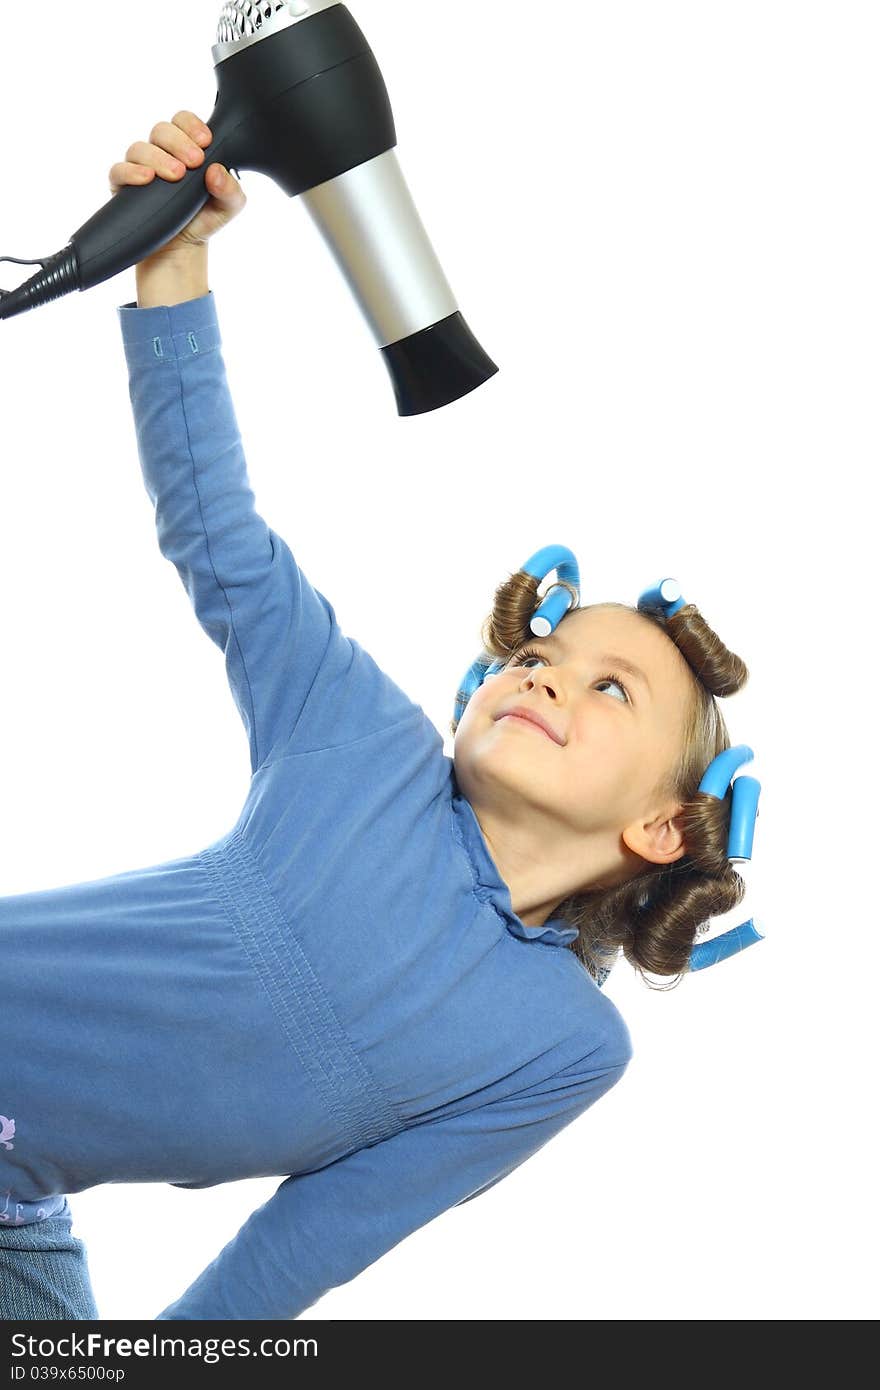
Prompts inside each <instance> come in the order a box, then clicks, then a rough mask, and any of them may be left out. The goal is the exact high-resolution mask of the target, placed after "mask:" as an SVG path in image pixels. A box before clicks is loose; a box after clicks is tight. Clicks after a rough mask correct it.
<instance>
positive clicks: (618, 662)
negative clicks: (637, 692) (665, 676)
mask: <svg viewBox="0 0 880 1390" xmlns="http://www.w3.org/2000/svg"><path fill="white" fill-rule="evenodd" d="M536 640H537V641H539V642H544V643H547V644H549V643H555V645H556V646H557V647H561V648H562V649H563V651H564V650H565V643H564V642H563V641H562V639H561V638H559V637H557V636H556V635H555V633H550V634H548V636H547V637H539V638H537V639H536ZM596 659H597V661H600V662H601V663H602V664H603V665H604V664H605V663H606V662H607V664H608V665H609V666H619V667H620V669H621V671H626V672H627V674H628V675H630V676H634V677H635V679H636V680H639V681H641V682H642V684H643V685H644V687H645V689H646V690H647V692H648V694H649V695H652V696H653V693H654V692H653V691H652V689H651V682H650V681H649V680H648V677H647V676H646V675H645V673H644V671H643V670H642V668H641V667H640V666H635V665H634V664H633V663H632V662H631V661H628V660H627V658H626V657H625V656H618V655H617V654H616V653H615V652H603V653H602V654H601V656H599V657H597V658H596Z"/></svg>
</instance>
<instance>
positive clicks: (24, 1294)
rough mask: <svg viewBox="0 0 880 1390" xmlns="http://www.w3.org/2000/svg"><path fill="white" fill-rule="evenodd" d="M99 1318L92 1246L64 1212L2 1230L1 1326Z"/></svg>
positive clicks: (66, 1210)
mask: <svg viewBox="0 0 880 1390" xmlns="http://www.w3.org/2000/svg"><path fill="white" fill-rule="evenodd" d="M97 1317H98V1309H97V1305H96V1303H95V1296H94V1293H93V1291H92V1282H91V1278H90V1276H89V1268H88V1259H87V1252H86V1246H85V1243H84V1241H82V1240H81V1239H80V1238H79V1237H78V1236H75V1235H74V1234H73V1231H72V1215H71V1211H70V1204H69V1203H68V1201H67V1199H66V1198H65V1200H64V1205H63V1206H62V1208H61V1210H60V1211H59V1212H57V1213H56V1214H55V1215H54V1216H49V1217H46V1218H45V1219H44V1220H42V1221H33V1222H30V1223H29V1224H27V1225H22V1226H6V1225H0V1321H3V1322H14V1321H31V1320H41V1319H55V1320H56V1321H59V1322H60V1321H64V1322H67V1321H72V1320H79V1319H90V1320H94V1319H97Z"/></svg>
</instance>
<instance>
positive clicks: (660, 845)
mask: <svg viewBox="0 0 880 1390" xmlns="http://www.w3.org/2000/svg"><path fill="white" fill-rule="evenodd" d="M682 810H683V808H682V807H681V806H680V805H678V806H676V807H674V808H670V809H668V810H666V811H665V812H664V813H663V814H661V815H659V816H656V817H655V818H654V819H653V820H642V821H633V822H632V824H631V825H628V826H627V827H626V829H625V830H624V831H623V840H624V843H625V844H626V846H627V848H628V849H631V850H632V851H633V853H634V854H638V855H640V857H641V858H642V859H647V860H648V861H649V863H651V864H672V863H674V861H675V860H676V859H681V857H682V855H684V854H686V853H687V846H686V845H685V842H684V816H683V815H682V814H681V813H682Z"/></svg>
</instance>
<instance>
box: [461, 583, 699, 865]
mask: <svg viewBox="0 0 880 1390" xmlns="http://www.w3.org/2000/svg"><path fill="white" fill-rule="evenodd" d="M525 645H526V647H527V648H528V651H525V650H523V649H520V651H519V652H515V653H513V655H512V656H511V658H510V659H509V661H508V663H507V665H506V667H505V668H504V669H503V670H502V671H500V672H499V673H498V674H497V675H495V676H490V677H488V678H487V679H486V680H485V681H484V682H483V684H482V685H481V686H480V687H479V689H478V690H477V691H476V692H475V693H474V694H473V695H472V696H471V698H470V700H469V701H468V704H467V707H466V709H465V712H464V714H463V715H462V717H461V720H460V722H459V725H458V728H457V730H456V735H455V745H454V762H455V774H456V780H457V781H458V784H459V787H460V789H461V791H462V793H463V794H464V796H466V797H467V799H468V800H469V801H470V802H471V804H472V806H473V807H474V810H475V811H477V812H479V810H480V809H484V810H486V811H487V812H489V813H491V814H492V815H493V816H494V817H495V819H496V822H497V821H498V820H503V821H505V822H506V823H508V824H510V825H517V824H524V823H525V819H526V818H528V819H529V822H530V823H531V824H532V825H534V826H536V827H538V828H540V830H541V832H542V833H545V834H546V833H549V834H552V835H558V836H560V837H561V839H562V841H563V842H564V841H565V840H566V839H569V840H570V841H572V843H573V844H574V843H575V842H576V841H577V840H578V838H579V837H586V840H585V843H586V841H587V840H588V841H589V842H590V844H591V847H592V848H593V849H595V847H596V840H597V837H599V838H604V836H605V835H609V834H610V835H612V836H614V837H616V838H617V840H618V841H619V837H620V836H621V835H622V834H623V837H624V840H625V841H626V843H627V845H628V846H629V847H630V848H632V849H634V850H635V852H636V853H642V852H643V848H642V841H641V840H640V838H639V832H638V831H637V830H635V829H634V830H633V832H632V840H633V843H632V844H631V843H630V838H629V837H628V836H627V834H626V833H624V832H626V830H627V828H628V827H634V826H636V825H637V824H638V825H641V823H643V822H644V821H645V819H646V818H649V817H650V816H652V815H654V814H656V815H660V814H663V813H668V814H670V815H672V814H674V810H675V809H677V808H675V807H670V803H669V802H668V800H667V801H665V802H661V801H660V800H659V799H657V798H655V797H654V788H655V787H656V786H657V784H658V783H659V781H660V779H661V778H662V777H663V776H665V774H666V772H667V770H668V769H669V768H671V766H672V764H673V762H674V761H675V760H676V759H677V757H678V755H679V751H680V749H681V740H682V736H683V729H684V720H685V715H686V712H687V710H688V708H689V702H690V700H691V698H692V687H691V681H692V679H693V677H692V675H691V673H690V670H689V668H688V666H687V663H686V661H685V659H684V657H683V656H682V655H681V653H680V652H679V650H678V648H677V647H676V646H675V643H674V642H672V641H671V640H670V639H669V638H668V637H667V636H666V635H665V634H664V633H663V631H662V629H661V628H659V627H657V626H656V625H655V624H654V623H653V622H651V621H649V620H647V619H645V618H642V617H640V616H639V615H638V614H637V613H633V612H631V611H629V610H627V609H620V608H613V607H603V606H602V605H596V606H595V607H590V608H584V609H576V610H574V611H572V612H570V613H568V614H567V615H566V616H565V617H564V618H563V620H562V621H561V622H560V623H559V624H558V626H557V628H556V631H555V632H553V633H552V634H551V635H550V636H549V637H535V638H530V639H529V641H528V642H527V643H526V644H525ZM625 663H628V664H629V665H630V666H632V667H635V668H638V670H639V671H640V672H641V673H642V674H641V675H638V674H636V673H635V672H634V671H632V670H628V669H625ZM612 673H614V674H613V675H612ZM527 712H528V713H529V714H532V715H537V716H540V717H541V718H542V719H543V720H544V721H546V723H547V725H548V726H549V728H550V730H551V733H552V736H548V734H547V733H544V732H542V730H541V729H540V728H538V727H537V726H536V725H535V724H534V723H529V722H527V720H526V719H525V718H522V717H517V714H518V713H519V714H521V715H524V714H526V713H527ZM589 858H590V859H591V860H594V861H595V855H594V854H592V853H591V854H590V856H589Z"/></svg>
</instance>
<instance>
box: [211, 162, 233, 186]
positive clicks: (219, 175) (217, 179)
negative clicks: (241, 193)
mask: <svg viewBox="0 0 880 1390" xmlns="http://www.w3.org/2000/svg"><path fill="white" fill-rule="evenodd" d="M231 183H232V178H231V175H230V174H229V172H228V170H226V169H224V168H223V165H222V164H215V165H213V166H212V167H211V168H210V169H209V170H208V187H209V188H210V190H211V192H212V193H228V192H229V189H230V185H231Z"/></svg>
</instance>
